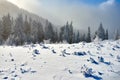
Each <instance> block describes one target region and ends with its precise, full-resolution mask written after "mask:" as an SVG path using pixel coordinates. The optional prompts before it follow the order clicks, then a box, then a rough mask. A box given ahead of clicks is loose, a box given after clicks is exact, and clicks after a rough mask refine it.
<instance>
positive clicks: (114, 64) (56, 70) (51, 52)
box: [0, 40, 120, 80]
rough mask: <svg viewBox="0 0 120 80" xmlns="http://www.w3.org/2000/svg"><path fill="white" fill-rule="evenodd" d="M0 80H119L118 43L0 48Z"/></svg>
mask: <svg viewBox="0 0 120 80" xmlns="http://www.w3.org/2000/svg"><path fill="white" fill-rule="evenodd" d="M0 80H120V40H118V41H104V42H92V43H83V42H82V43H79V44H35V45H26V46H19V47H15V46H0Z"/></svg>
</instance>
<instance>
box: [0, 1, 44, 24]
mask: <svg viewBox="0 0 120 80" xmlns="http://www.w3.org/2000/svg"><path fill="white" fill-rule="evenodd" d="M8 13H9V14H10V15H11V16H12V17H14V18H16V17H17V16H18V15H19V14H22V15H23V17H25V16H26V15H27V17H28V18H32V20H36V21H40V22H41V23H42V25H43V26H45V23H46V19H44V18H42V17H39V16H37V15H35V14H33V13H30V12H28V11H26V10H24V9H21V8H19V7H18V6H16V5H14V4H12V3H10V2H8V1H6V0H0V17H2V16H4V15H7V14H8Z"/></svg>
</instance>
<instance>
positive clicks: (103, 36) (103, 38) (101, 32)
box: [97, 23, 105, 40]
mask: <svg viewBox="0 0 120 80" xmlns="http://www.w3.org/2000/svg"><path fill="white" fill-rule="evenodd" d="M97 35H98V37H99V38H101V39H102V40H105V30H104V28H103V25H102V23H100V26H99V28H98V31H97Z"/></svg>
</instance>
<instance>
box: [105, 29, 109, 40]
mask: <svg viewBox="0 0 120 80" xmlns="http://www.w3.org/2000/svg"><path fill="white" fill-rule="evenodd" d="M108 38H109V37H108V30H106V33H105V39H106V40H108Z"/></svg>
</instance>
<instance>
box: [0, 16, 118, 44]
mask: <svg viewBox="0 0 120 80" xmlns="http://www.w3.org/2000/svg"><path fill="white" fill-rule="evenodd" d="M96 36H98V37H99V38H100V39H102V40H107V39H108V38H109V34H108V30H107V29H106V30H105V29H104V28H103V25H102V23H100V26H99V28H98V30H97V31H96V32H95V36H94V37H93V38H95V37H96ZM93 38H92V37H91V30H90V27H88V31H87V33H82V35H81V33H80V32H79V31H77V32H76V31H75V30H74V28H73V23H72V22H71V23H69V22H67V23H66V24H65V25H64V26H62V27H61V28H60V30H58V29H57V28H55V27H54V26H53V25H52V23H50V22H49V21H47V20H46V23H45V27H43V25H42V24H41V22H40V21H35V20H32V19H31V18H28V17H27V16H25V17H23V15H22V14H20V15H19V16H18V17H17V18H16V19H13V18H12V17H11V16H10V14H8V15H5V16H3V17H2V19H1V20H0V44H8V45H23V44H25V43H27V44H30V43H41V42H43V41H44V40H50V42H51V43H56V42H57V43H59V42H63V41H66V42H68V43H70V44H71V43H78V42H81V41H85V42H91V41H92V39H93ZM115 39H119V34H118V33H117V34H116V38H115Z"/></svg>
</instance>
